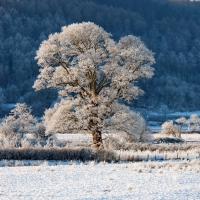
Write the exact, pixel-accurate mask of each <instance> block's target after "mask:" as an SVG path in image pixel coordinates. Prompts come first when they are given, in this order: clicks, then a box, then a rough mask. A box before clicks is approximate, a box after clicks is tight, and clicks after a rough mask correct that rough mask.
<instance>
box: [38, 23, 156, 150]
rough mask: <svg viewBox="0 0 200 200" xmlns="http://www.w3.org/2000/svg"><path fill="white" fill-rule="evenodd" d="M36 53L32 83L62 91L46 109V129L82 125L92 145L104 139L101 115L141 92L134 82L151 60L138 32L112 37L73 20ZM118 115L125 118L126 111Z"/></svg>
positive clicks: (145, 72)
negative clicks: (36, 72)
mask: <svg viewBox="0 0 200 200" xmlns="http://www.w3.org/2000/svg"><path fill="white" fill-rule="evenodd" d="M36 59H37V60H38V65H39V66H40V67H41V68H40V74H39V76H38V78H37V80H36V82H35V84H34V88H36V89H37V90H40V89H43V88H58V89H59V90H60V91H61V92H60V93H66V94H64V95H63V94H62V99H63V100H62V101H61V102H60V103H58V104H56V105H55V107H54V108H53V110H52V109H50V110H49V111H46V115H47V116H46V117H47V118H48V117H51V122H52V124H51V125H50V127H48V128H47V132H48V130H49V131H59V130H60V131H61V132H62V130H71V131H72V130H86V131H87V132H89V133H91V134H92V136H93V143H94V145H95V147H96V148H99V147H100V146H101V145H102V131H103V129H104V128H105V127H104V124H105V121H106V120H107V119H109V118H110V117H112V116H114V114H115V108H116V107H117V106H118V105H119V104H118V103H117V102H118V101H119V100H120V99H123V100H124V101H129V100H131V99H133V98H137V97H138V96H139V95H142V94H143V91H142V90H141V89H140V88H138V87H137V86H136V85H135V82H136V81H137V80H138V79H140V78H151V77H152V75H153V68H151V65H152V64H153V63H154V62H155V61H154V57H153V53H152V52H151V51H150V50H148V49H147V48H146V46H145V45H144V44H143V43H142V42H141V40H140V39H139V38H137V37H134V36H132V35H129V36H125V37H123V38H121V39H120V40H119V42H115V41H114V40H113V39H112V38H111V34H109V33H107V32H106V31H105V30H103V29H102V28H101V27H99V26H97V25H95V24H94V23H91V22H87V23H86V22H84V23H80V24H72V25H69V26H67V27H63V28H62V31H61V32H60V33H55V34H52V35H50V36H49V38H48V39H47V40H45V41H43V42H42V44H41V45H40V48H39V50H38V51H37V55H36ZM121 102H122V101H121ZM51 111H52V112H51ZM130 113H131V112H130ZM63 116H65V117H63ZM119 117H120V118H121V120H122V121H123V117H124V115H121V116H119ZM53 121H55V122H53ZM56 121H57V122H59V124H58V123H56ZM45 123H48V120H45ZM128 125H129V126H131V123H129V124H128Z"/></svg>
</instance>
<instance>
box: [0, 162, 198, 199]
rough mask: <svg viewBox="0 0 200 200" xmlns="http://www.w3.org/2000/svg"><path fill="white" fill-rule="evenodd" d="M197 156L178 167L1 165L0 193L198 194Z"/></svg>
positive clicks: (86, 196)
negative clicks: (190, 161) (188, 162)
mask: <svg viewBox="0 0 200 200" xmlns="http://www.w3.org/2000/svg"><path fill="white" fill-rule="evenodd" d="M195 162H197V163H196V164H195V163H192V164H190V166H188V167H186V166H187V165H185V167H184V165H183V166H182V168H180V166H181V165H180V164H177V163H175V165H173V164H171V165H170V163H169V164H167V163H165V164H167V165H166V166H165V167H161V166H162V164H160V163H154V162H151V163H150V164H148V166H151V165H152V167H151V168H152V169H150V168H149V169H148V167H147V168H145V165H147V164H146V163H140V164H138V163H126V164H125V163H123V164H107V163H99V164H96V163H94V162H90V163H88V164H80V163H79V164H76V163H71V164H69V163H68V164H62V163H61V165H57V166H49V165H47V164H43V165H41V166H29V167H1V168H0V199H1V200H8V199H10V200H20V199H24V200H29V199H31V200H32V199H37V200H39V199H41V200H43V199H45V200H48V199H55V200H66V199H70V200H73V199H77V200H90V199H91V200H92V199H98V200H103V199H106V200H107V199H114V200H125V199H127V200H131V199H134V200H137V199H138V200H140V199H144V200H153V199H164V200H165V199H168V200H170V199H172V200H175V199H176V200H179V199H180V200H186V199H187V200H189V199H190V200H198V199H200V173H199V170H198V169H197V168H198V167H199V164H200V163H199V161H195ZM182 164H183V163H182ZM159 166H160V167H159ZM170 166H171V167H170ZM177 166H179V167H177Z"/></svg>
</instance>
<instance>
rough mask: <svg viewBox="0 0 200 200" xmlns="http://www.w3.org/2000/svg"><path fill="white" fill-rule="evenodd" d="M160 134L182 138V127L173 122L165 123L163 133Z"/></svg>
mask: <svg viewBox="0 0 200 200" xmlns="http://www.w3.org/2000/svg"><path fill="white" fill-rule="evenodd" d="M160 134H162V135H171V136H173V137H177V138H181V130H180V127H179V126H177V125H175V124H174V123H173V121H169V122H164V123H163V124H162V131H161V132H160Z"/></svg>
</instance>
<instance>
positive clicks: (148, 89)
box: [0, 0, 200, 116]
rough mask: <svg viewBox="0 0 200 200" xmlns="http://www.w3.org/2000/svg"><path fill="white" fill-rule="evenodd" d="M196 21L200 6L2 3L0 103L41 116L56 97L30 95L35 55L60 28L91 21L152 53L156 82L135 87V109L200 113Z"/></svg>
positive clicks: (138, 0)
mask: <svg viewBox="0 0 200 200" xmlns="http://www.w3.org/2000/svg"><path fill="white" fill-rule="evenodd" d="M199 19H200V3H199V2H189V1H178V2H175V1H158V0H157V1H156V0H124V1H121V0H110V1H106V0H88V1H85V0H59V1H57V0H52V1H48V0H41V1H39V0H31V1H30V0H20V1H15V0H9V1H7V0H0V103H17V102H26V103H27V104H28V105H30V106H32V107H33V111H34V113H35V115H37V116H41V115H42V114H43V111H44V109H45V108H47V107H49V106H50V105H51V103H52V102H53V101H54V100H55V99H56V96H57V94H56V91H52V90H43V91H40V92H35V91H34V90H33V89H32V85H33V83H34V81H35V79H36V76H37V75H38V69H39V68H38V66H37V63H36V61H35V60H34V57H35V54H36V50H37V49H38V48H39V45H40V43H41V42H42V41H43V40H44V39H47V37H48V35H49V34H51V33H54V32H59V31H60V29H61V27H62V26H64V25H68V24H71V23H75V22H82V21H92V22H94V23H96V24H98V25H100V26H102V27H103V28H104V29H105V30H106V31H108V32H110V33H112V35H113V38H114V39H115V40H118V39H119V38H120V37H121V36H124V35H127V34H133V35H136V36H138V37H140V38H141V39H142V41H143V42H144V43H145V44H146V45H147V47H148V48H149V49H151V50H152V51H153V52H155V58H156V62H157V63H156V64H155V65H154V68H155V76H154V77H153V78H152V79H150V80H145V81H143V80H141V81H139V83H138V84H140V86H141V87H142V89H143V90H144V91H145V95H144V96H143V97H140V98H139V99H138V100H136V101H134V102H132V106H133V107H136V108H146V109H159V108H160V107H162V106H163V105H164V106H167V107H168V108H170V109H173V110H176V111H179V110H196V109H200V104H199V99H200V83H199V77H200V68H199V67H200V21H199ZM4 114H5V112H3V111H2V112H1V115H4Z"/></svg>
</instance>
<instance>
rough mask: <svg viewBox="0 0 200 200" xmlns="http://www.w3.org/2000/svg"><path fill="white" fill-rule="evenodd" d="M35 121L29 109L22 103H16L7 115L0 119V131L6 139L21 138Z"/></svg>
mask: <svg viewBox="0 0 200 200" xmlns="http://www.w3.org/2000/svg"><path fill="white" fill-rule="evenodd" d="M36 122H37V120H36V119H35V118H34V117H33V116H32V115H31V109H30V108H28V107H27V106H26V104H24V103H22V104H21V103H17V104H16V105H15V108H14V109H12V110H11V111H10V114H9V116H7V117H5V118H3V119H2V122H1V126H0V131H1V134H3V135H4V136H5V137H6V138H8V139H15V138H17V139H22V138H23V137H24V134H25V133H28V132H29V130H30V128H31V127H33V125H35V124H36Z"/></svg>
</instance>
